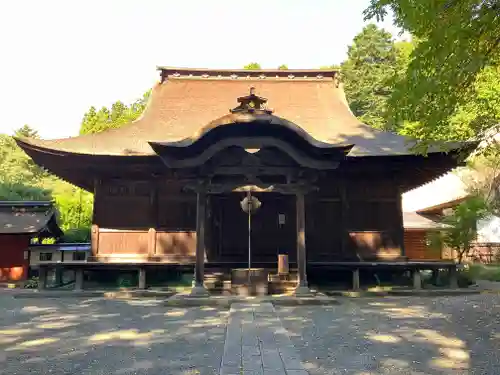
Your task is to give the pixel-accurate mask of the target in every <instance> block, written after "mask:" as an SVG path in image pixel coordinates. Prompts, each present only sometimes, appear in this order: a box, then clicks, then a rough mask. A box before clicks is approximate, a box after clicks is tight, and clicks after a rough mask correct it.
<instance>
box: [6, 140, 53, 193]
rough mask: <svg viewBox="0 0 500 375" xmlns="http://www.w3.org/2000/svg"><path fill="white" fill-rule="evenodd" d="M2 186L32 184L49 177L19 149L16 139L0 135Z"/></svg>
mask: <svg viewBox="0 0 500 375" xmlns="http://www.w3.org/2000/svg"><path fill="white" fill-rule="evenodd" d="M0 166H1V170H2V173H1V174H0V184H15V185H16V184H17V185H22V184H26V183H27V182H29V183H28V185H30V184H31V182H32V181H37V180H40V179H42V178H45V177H46V176H48V174H47V173H46V172H45V171H44V170H43V169H42V168H40V167H39V166H37V165H36V164H35V163H34V162H33V160H31V158H30V157H29V156H28V155H26V154H25V153H24V152H23V151H22V150H21V149H20V148H19V147H17V145H16V142H15V141H14V139H13V138H12V137H10V136H8V135H5V134H0Z"/></svg>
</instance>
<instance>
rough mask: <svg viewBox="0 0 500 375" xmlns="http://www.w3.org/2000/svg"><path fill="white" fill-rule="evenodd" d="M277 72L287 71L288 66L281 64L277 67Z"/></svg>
mask: <svg viewBox="0 0 500 375" xmlns="http://www.w3.org/2000/svg"><path fill="white" fill-rule="evenodd" d="M278 70H288V65H286V64H281V65H280V66H278Z"/></svg>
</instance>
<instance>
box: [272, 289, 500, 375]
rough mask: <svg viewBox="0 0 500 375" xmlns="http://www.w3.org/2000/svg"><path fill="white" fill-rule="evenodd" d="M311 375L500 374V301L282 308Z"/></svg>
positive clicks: (383, 301)
mask: <svg viewBox="0 0 500 375" xmlns="http://www.w3.org/2000/svg"><path fill="white" fill-rule="evenodd" d="M278 311H279V315H280V317H281V319H282V322H283V325H284V326H285V328H286V329H287V330H288V331H289V333H290V335H291V338H292V341H293V343H294V345H295V346H296V347H297V348H298V350H299V352H300V353H301V357H302V360H303V362H304V366H305V367H306V368H307V369H308V371H309V372H310V374H311V375H316V374H317V375H325V374H346V375H368V374H370V375H371V374H402V375H405V374H408V375H409V374H415V375H424V374H425V375H438V374H439V375H452V374H453V375H459V374H500V358H499V349H500V297H499V296H496V295H475V296H466V297H464V296H462V297H439V298H425V297H424V298H422V297H409V298H400V297H399V298H378V299H369V300H368V299H361V300H354V301H353V300H349V301H342V304H340V305H339V306H329V307H315V308H314V309H311V308H308V307H282V308H279V310H278Z"/></svg>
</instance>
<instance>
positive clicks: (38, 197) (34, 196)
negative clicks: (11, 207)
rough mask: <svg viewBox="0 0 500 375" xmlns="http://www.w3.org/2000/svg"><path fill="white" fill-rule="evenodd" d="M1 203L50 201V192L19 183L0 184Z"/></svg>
mask: <svg viewBox="0 0 500 375" xmlns="http://www.w3.org/2000/svg"><path fill="white" fill-rule="evenodd" d="M0 200H2V201H51V200H52V192H51V191H50V190H47V189H44V188H43V187H38V186H29V185H24V184H22V183H19V182H0Z"/></svg>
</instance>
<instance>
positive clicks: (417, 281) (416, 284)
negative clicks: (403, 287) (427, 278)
mask: <svg viewBox="0 0 500 375" xmlns="http://www.w3.org/2000/svg"><path fill="white" fill-rule="evenodd" d="M413 289H422V276H421V275H420V270H418V269H416V270H413Z"/></svg>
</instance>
